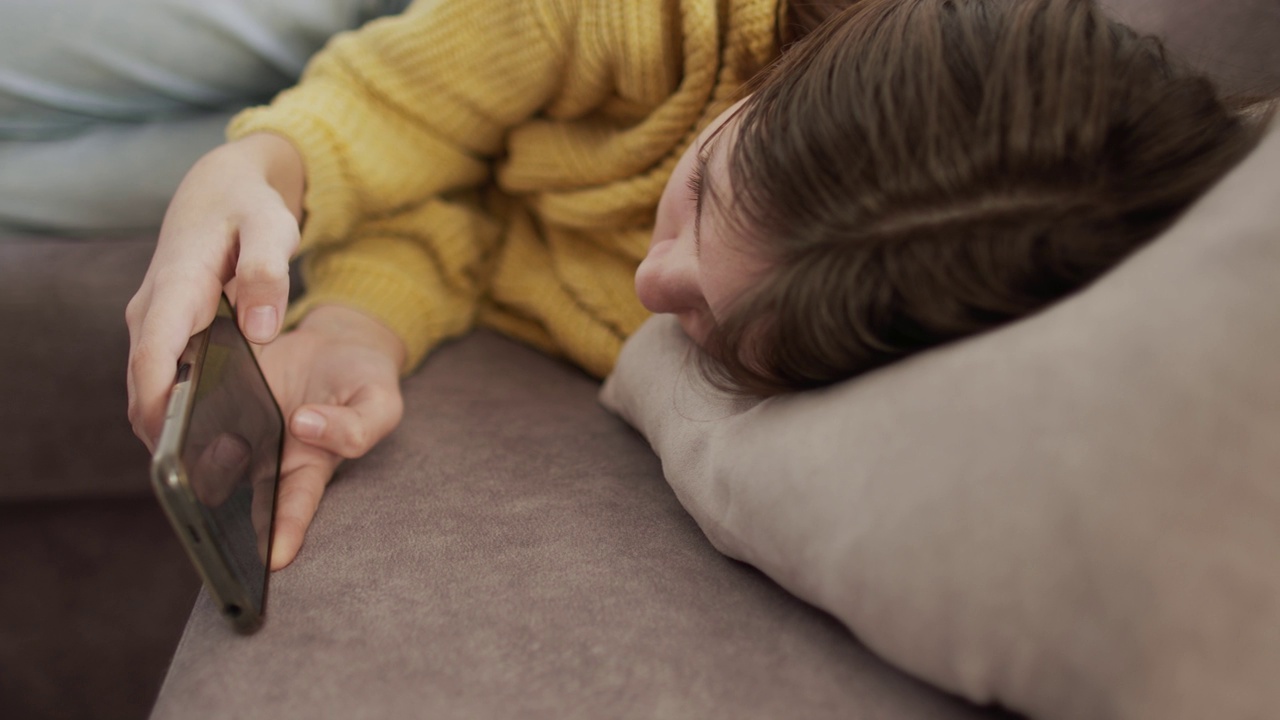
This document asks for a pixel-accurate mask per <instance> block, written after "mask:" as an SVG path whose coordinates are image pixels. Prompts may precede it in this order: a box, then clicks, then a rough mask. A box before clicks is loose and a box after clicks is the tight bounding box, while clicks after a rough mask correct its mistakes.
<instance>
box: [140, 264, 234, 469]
mask: <svg viewBox="0 0 1280 720" xmlns="http://www.w3.org/2000/svg"><path fill="white" fill-rule="evenodd" d="M221 286H222V283H221V281H220V280H219V279H218V278H217V277H216V276H206V275H205V274H203V273H195V274H183V275H178V274H176V273H164V272H162V273H159V274H157V276H156V278H155V280H154V281H153V282H152V284H151V292H150V293H149V297H148V298H147V307H146V308H145V311H143V312H135V313H134V317H135V318H138V317H140V319H135V320H134V321H133V322H134V324H133V325H131V327H130V330H131V332H130V336H131V345H132V349H131V351H130V354H129V379H130V381H131V383H130V387H131V388H132V393H131V394H130V398H129V420H130V422H131V423H132V424H133V432H134V434H136V435H137V436H138V437H139V438H141V439H142V440H143V441H144V442H146V443H148V445H149V446H154V443H155V441H156V439H157V438H158V437H159V435H160V429H161V427H162V426H163V424H164V413H165V404H166V403H167V402H168V399H169V391H170V390H171V389H172V387H173V378H174V372H175V371H176V370H177V367H178V358H179V356H181V355H182V351H183V349H185V348H186V346H187V342H188V341H189V340H190V339H191V336H192V335H194V334H195V333H196V332H198V331H199V330H201V329H203V328H205V327H207V326H208V325H209V323H211V322H213V316H214V314H215V313H216V312H217V307H218V294H219V292H220V291H221ZM134 327H137V331H136V332H132V330H133V328H134Z"/></svg>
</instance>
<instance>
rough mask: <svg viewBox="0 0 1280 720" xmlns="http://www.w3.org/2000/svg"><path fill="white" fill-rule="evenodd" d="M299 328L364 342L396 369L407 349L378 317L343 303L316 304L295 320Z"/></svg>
mask: <svg viewBox="0 0 1280 720" xmlns="http://www.w3.org/2000/svg"><path fill="white" fill-rule="evenodd" d="M298 329H299V330H306V331H307V332H317V333H321V334H324V335H326V336H328V337H331V338H337V339H341V340H343V341H344V342H352V343H357V344H360V345H363V346H365V347H368V348H370V349H373V350H376V351H377V352H379V353H381V354H383V355H385V356H386V357H387V358H388V359H389V360H391V362H393V363H394V364H395V367H396V368H397V369H399V368H401V367H403V366H404V362H405V357H406V355H407V353H408V351H407V350H406V349H405V345H404V341H403V340H401V339H400V336H399V335H396V334H395V332H393V331H392V330H391V328H389V327H387V326H386V325H384V324H383V323H382V322H381V321H380V320H378V319H376V318H375V317H373V316H372V315H369V314H367V313H365V312H362V311H360V310H356V309H355V308H351V307H347V306H345V305H317V306H316V307H314V308H312V309H311V311H310V312H308V313H307V314H306V316H304V317H303V318H302V321H301V322H299V323H298Z"/></svg>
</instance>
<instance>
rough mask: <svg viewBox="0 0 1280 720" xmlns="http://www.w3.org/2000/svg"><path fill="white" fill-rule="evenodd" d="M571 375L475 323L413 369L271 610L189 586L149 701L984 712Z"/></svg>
mask: <svg viewBox="0 0 1280 720" xmlns="http://www.w3.org/2000/svg"><path fill="white" fill-rule="evenodd" d="M597 387H598V386H597V384H596V383H595V382H593V381H591V380H590V379H588V378H587V377H585V376H584V375H582V374H580V373H579V372H578V371H576V370H573V369H571V368H569V367H567V366H565V365H562V364H560V363H557V362H555V361H553V360H550V359H547V358H545V357H543V356H541V355H538V354H537V353H534V352H533V351H531V350H528V349H525V348H523V347H521V346H518V345H515V344H513V343H511V342H510V341H507V340H503V339H500V338H498V337H497V336H495V335H492V334H488V333H478V334H476V335H473V336H471V337H470V338H468V339H466V340H464V341H462V342H459V343H457V344H454V345H451V346H449V347H447V348H445V349H443V350H442V351H441V352H439V353H438V354H437V355H435V356H434V357H433V358H432V359H431V360H429V361H428V363H427V365H426V366H425V367H424V369H423V370H421V371H420V372H419V374H418V375H417V376H415V377H413V378H412V379H410V380H409V381H408V383H407V385H406V401H407V406H408V411H407V413H406V416H405V421H404V423H403V425H402V426H401V427H400V428H399V429H398V430H397V431H396V433H395V434H393V435H392V436H391V437H390V438H389V439H388V440H387V441H386V442H385V443H384V444H383V445H381V446H380V447H379V448H377V449H376V450H375V451H374V452H373V453H372V454H371V455H369V456H367V457H366V458H364V459H362V460H359V461H356V462H353V463H350V464H349V465H347V466H345V468H344V469H343V470H342V471H341V474H340V477H339V478H338V479H337V480H336V481H335V483H334V484H333V485H332V486H331V487H330V489H329V492H328V495H327V496H326V498H325V501H324V503H323V504H322V505H321V507H320V511H319V514H318V515H317V517H316V520H315V523H314V525H313V526H312V528H311V531H310V534H309V535H308V538H307V544H306V545H305V546H304V547H303V549H302V552H301V554H300V555H299V557H298V559H297V560H296V561H295V562H294V563H293V565H291V566H290V567H288V568H286V569H284V570H283V571H280V572H278V573H276V574H275V575H274V576H273V578H272V586H271V590H270V598H269V603H268V615H267V622H266V625H265V626H264V627H263V629H262V630H261V631H259V633H258V634H257V635H254V636H251V637H241V636H237V635H236V634H235V633H233V632H232V631H231V629H230V628H229V626H228V625H227V624H226V623H225V622H224V621H223V620H222V618H220V617H219V616H218V614H217V612H216V610H215V608H214V606H213V605H212V603H211V602H209V600H208V598H207V596H206V595H204V594H203V593H202V595H201V598H200V600H199V601H198V602H197V604H196V607H195V610H194V612H193V613H192V616H191V620H190V622H189V624H188V626H187V630H186V634H185V636H184V638H183V641H182V644H181V645H180V646H179V648H178V651H177V655H176V657H175V658H174V661H173V665H172V667H171V668H170V671H169V675H168V678H167V680H166V682H165V685H164V689H163V691H162V692H161V695H160V698H159V701H158V703H157V706H156V708H155V711H154V714H153V716H154V717H156V718H173V717H186V716H188V715H189V714H190V713H191V709H192V708H200V712H201V714H203V715H205V716H211V717H236V718H254V717H262V718H274V717H315V716H322V717H466V718H485V717H501V718H506V717H529V718H537V717H554V718H563V717H586V718H597V717H621V716H642V717H664V718H679V717H698V718H701V717H734V718H747V717H768V718H777V717H809V718H818V717H842V718H848V717H881V718H895V719H899V720H910V719H912V718H980V717H999V716H1000V715H999V714H998V713H995V712H994V711H984V710H978V709H975V708H973V707H971V706H967V705H964V704H962V703H961V702H959V701H958V700H955V699H954V698H951V697H949V696H946V695H943V694H942V693H940V692H938V691H935V690H933V689H931V688H929V687H927V686H925V685H923V684H920V683H918V682H916V681H914V680H912V679H909V678H908V677H906V676H905V675H902V674H900V673H898V672H897V671H895V670H893V669H891V668H890V667H889V666H887V665H885V664H884V663H882V662H881V661H879V660H878V659H876V658H875V657H874V656H872V655H871V654H870V653H869V652H868V651H867V650H865V649H864V648H863V647H862V646H861V645H860V644H858V643H857V642H856V641H855V640H854V639H853V637H852V636H851V635H849V633H848V632H847V631H845V630H844V629H843V628H842V627H841V626H840V625H838V624H837V623H835V622H834V621H832V619H831V618H829V617H828V616H826V615H824V614H822V613H820V612H818V611H816V610H814V609H812V608H810V607H808V606H806V605H804V604H803V603H800V602H798V601H797V600H795V599H794V598H792V597H791V596H789V595H788V594H786V593H785V592H783V591H782V590H781V589H779V588H778V587H777V586H776V585H774V584H773V583H772V582H771V581H769V580H768V579H766V578H765V577H764V576H762V575H760V574H759V573H757V572H756V571H755V570H753V569H751V568H749V567H747V566H746V565H742V564H739V563H736V562H734V561H732V560H729V559H727V558H725V557H723V556H721V555H720V554H719V553H717V552H716V551H715V550H714V549H713V548H712V546H711V545H710V544H709V543H708V541H707V540H706V539H705V538H704V537H703V535H702V533H701V532H699V530H698V528H697V526H696V525H695V524H694V523H693V521H692V520H691V519H690V518H689V516H688V515H687V514H685V512H684V511H683V510H682V509H681V507H680V505H679V503H678V502H677V501H676V498H675V496H674V495H673V494H672V493H671V490H670V489H669V488H668V486H667V485H666V483H665V482H664V481H663V479H662V475H661V472H660V468H659V463H658V461H657V459H656V458H655V457H654V456H653V455H652V453H651V452H650V450H649V449H648V447H647V446H646V445H645V443H644V441H643V440H642V439H641V438H640V437H639V436H638V435H636V434H635V433H633V432H632V431H631V430H630V429H629V428H628V427H627V426H626V425H624V424H623V423H622V422H621V421H620V420H618V419H617V418H614V417H612V416H610V415H609V414H608V413H606V412H605V411H604V410H603V409H602V408H600V407H599V406H598V405H597V404H596V402H595V394H596V391H597Z"/></svg>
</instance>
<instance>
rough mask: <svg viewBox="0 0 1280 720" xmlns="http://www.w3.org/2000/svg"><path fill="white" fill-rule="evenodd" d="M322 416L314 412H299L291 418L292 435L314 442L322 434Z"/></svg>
mask: <svg viewBox="0 0 1280 720" xmlns="http://www.w3.org/2000/svg"><path fill="white" fill-rule="evenodd" d="M324 422H325V421H324V416H323V415H321V414H320V413H318V412H315V411H314V410H299V411H298V412H297V413H296V414H294V416H293V434H294V435H297V436H298V437H300V438H303V439H306V440H316V439H318V438H319V437H320V433H323V432H324Z"/></svg>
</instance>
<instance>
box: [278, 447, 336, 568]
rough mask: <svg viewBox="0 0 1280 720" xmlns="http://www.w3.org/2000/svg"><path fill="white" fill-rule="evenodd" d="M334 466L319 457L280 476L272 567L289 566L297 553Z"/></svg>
mask: <svg viewBox="0 0 1280 720" xmlns="http://www.w3.org/2000/svg"><path fill="white" fill-rule="evenodd" d="M334 467H336V464H330V463H327V462H325V461H316V462H313V463H308V464H306V465H302V466H299V467H298V468H296V469H294V470H293V471H291V472H290V473H288V474H287V475H285V476H284V477H282V478H281V479H280V489H279V493H278V494H277V496H276V527H275V534H274V537H273V539H272V542H271V569H272V570H279V569H280V568H283V567H285V566H286V565H288V564H289V563H291V562H293V559H294V558H295V557H297V555H298V550H300V549H301V548H302V540H303V538H305V537H306V534H307V528H308V527H310V526H311V520H312V518H314V517H315V515H316V508H318V507H319V506H320V498H321V497H322V496H323V495H324V489H325V486H326V485H328V483H329V478H330V477H332V476H333V470H334Z"/></svg>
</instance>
